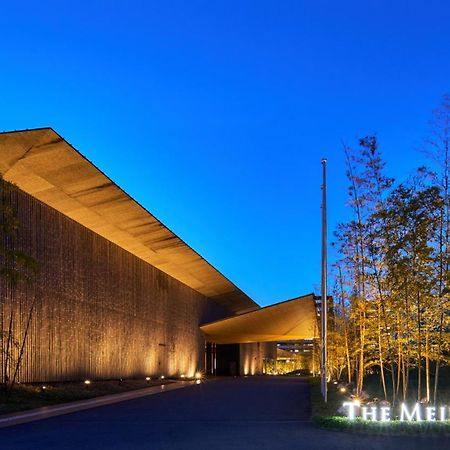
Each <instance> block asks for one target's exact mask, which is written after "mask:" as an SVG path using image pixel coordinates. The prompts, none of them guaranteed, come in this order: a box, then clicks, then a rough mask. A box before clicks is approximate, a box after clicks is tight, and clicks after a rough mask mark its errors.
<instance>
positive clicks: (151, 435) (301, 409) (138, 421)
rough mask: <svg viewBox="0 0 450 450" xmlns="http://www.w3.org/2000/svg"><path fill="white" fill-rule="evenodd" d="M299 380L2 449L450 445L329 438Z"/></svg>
mask: <svg viewBox="0 0 450 450" xmlns="http://www.w3.org/2000/svg"><path fill="white" fill-rule="evenodd" d="M308 397H309V390H308V386H307V384H306V381H304V380H302V379H299V378H276V377H274V378H269V377H267V378H263V377H255V378H250V377H249V378H238V379H222V380H218V381H214V382H209V383H205V384H202V385H194V386H192V387H187V388H185V389H181V390H176V391H171V392H166V393H163V394H160V395H153V396H150V397H143V398H139V399H135V400H129V401H125V402H123V403H116V404H114V405H108V406H102V407H99V408H95V409H90V410H86V411H80V412H76V413H73V414H67V415H64V416H60V417H53V418H50V419H46V420H42V421H37V422H32V423H27V424H22V425H17V426H13V427H9V428H4V429H1V430H0V449H8V450H16V449H17V450H21V449H29V450H41V449H42V450H43V449H45V450H51V449H77V450H81V449H151V450H153V449H155V450H159V449H183V450H189V449H195V450H203V449H208V450H220V449H245V450H250V449H258V450H261V449H270V450H276V449H305V450H306V449H311V450H315V449H326V450H332V449H364V450H366V449H367V450H368V449H383V450H390V449H402V448H407V449H408V450H412V449H415V448H417V449H419V448H420V449H423V448H430V449H431V448H449V446H450V440H444V439H442V438H441V439H434V438H417V437H413V438H412V437H373V436H370V437H369V436H361V435H351V434H346V433H338V432H329V431H324V430H320V429H317V428H315V427H314V426H313V425H312V424H311V423H310V422H309V401H308Z"/></svg>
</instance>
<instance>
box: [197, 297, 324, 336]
mask: <svg viewBox="0 0 450 450" xmlns="http://www.w3.org/2000/svg"><path fill="white" fill-rule="evenodd" d="M200 329H201V330H202V331H203V332H204V333H205V339H206V340H207V341H208V342H215V343H216V344H236V343H247V342H276V341H293V340H299V339H312V338H314V337H316V336H317V330H318V328H317V311H316V306H315V297H314V294H308V295H304V296H302V297H298V298H294V299H292V300H287V301H285V302H281V303H277V304H275V305H271V306H267V307H265V308H261V309H258V310H256V311H252V312H248V313H245V314H241V315H239V316H235V317H230V318H229V319H223V320H219V321H216V322H211V323H208V324H204V325H202V326H201V327H200Z"/></svg>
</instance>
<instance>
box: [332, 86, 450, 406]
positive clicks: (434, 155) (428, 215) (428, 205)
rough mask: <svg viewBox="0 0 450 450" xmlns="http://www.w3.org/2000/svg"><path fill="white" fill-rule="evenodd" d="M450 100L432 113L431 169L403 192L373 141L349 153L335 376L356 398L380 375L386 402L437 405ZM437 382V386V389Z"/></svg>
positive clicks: (446, 358) (448, 306)
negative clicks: (369, 378)
mask: <svg viewBox="0 0 450 450" xmlns="http://www.w3.org/2000/svg"><path fill="white" fill-rule="evenodd" d="M449 137H450V96H448V95H447V96H445V97H444V99H443V102H442V104H441V105H440V106H439V107H438V108H437V109H436V110H435V111H433V120H432V121H431V124H430V136H429V138H427V140H426V149H427V154H428V155H429V156H430V157H431V158H430V167H426V168H425V167H421V168H419V169H418V170H417V171H416V173H415V174H414V175H413V176H411V177H410V179H408V180H407V181H406V182H404V183H400V184H396V183H395V180H394V179H392V178H390V177H388V176H387V175H386V173H385V162H384V161H383V158H382V155H381V152H380V149H379V143H378V139H377V137H376V136H367V137H364V138H362V139H360V140H359V142H358V145H357V147H356V148H350V147H347V146H345V147H344V153H345V156H346V161H347V178H348V181H349V191H348V206H349V208H350V209H351V211H352V218H351V220H349V221H348V222H346V223H342V224H340V225H339V226H338V227H337V230H336V232H335V242H334V245H335V247H336V249H337V251H338V254H339V255H340V257H339V260H338V261H337V262H336V264H335V265H334V268H333V269H334V275H335V285H334V309H335V313H334V317H335V320H334V323H333V325H332V327H331V328H332V331H331V333H330V342H329V347H330V352H331V353H332V356H331V359H330V364H329V365H330V367H329V369H330V372H331V373H332V374H333V375H334V376H335V377H339V376H341V375H342V374H345V376H346V377H347V381H348V382H353V383H354V384H355V388H356V391H357V393H361V392H362V390H363V387H364V378H365V376H366V375H367V374H368V373H378V374H379V376H380V384H381V386H382V388H383V391H384V396H385V398H386V399H388V397H389V399H390V400H391V401H392V402H393V403H395V401H397V399H399V398H403V399H405V398H406V396H407V394H408V388H409V383H410V379H411V374H412V373H414V376H415V377H416V378H415V386H416V388H417V390H416V395H417V399H418V400H425V401H429V402H430V401H434V402H436V401H437V393H438V380H439V376H438V375H439V367H440V366H441V365H442V364H450V338H449V336H450V333H449V331H450V317H449V311H450V283H449V281H450V280H449V277H450V272H449V263H450V254H449V252H450V214H449V213H450V202H449V168H450V165H449V154H448V150H449ZM432 379H434V386H432V385H431V382H432Z"/></svg>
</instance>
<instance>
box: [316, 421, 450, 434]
mask: <svg viewBox="0 0 450 450" xmlns="http://www.w3.org/2000/svg"><path fill="white" fill-rule="evenodd" d="M313 422H314V423H315V424H316V425H318V426H320V427H321V428H327V429H330V430H336V431H348V432H352V433H364V434H377V435H411V434H415V435H425V434H427V435H439V436H450V422H449V421H446V422H400V421H399V420H392V421H390V422H371V421H368V420H362V419H359V418H358V419H355V420H349V419H347V418H346V417H339V416H334V417H320V416H316V417H313Z"/></svg>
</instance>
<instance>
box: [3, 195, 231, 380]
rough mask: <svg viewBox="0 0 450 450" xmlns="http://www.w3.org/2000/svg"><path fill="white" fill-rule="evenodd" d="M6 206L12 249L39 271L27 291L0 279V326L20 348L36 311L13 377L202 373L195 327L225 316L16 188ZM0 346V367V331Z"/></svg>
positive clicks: (211, 304)
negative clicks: (14, 215) (12, 210)
mask: <svg viewBox="0 0 450 450" xmlns="http://www.w3.org/2000/svg"><path fill="white" fill-rule="evenodd" d="M11 201H12V203H13V204H14V205H15V207H16V208H17V210H18V212H19V218H20V224H21V225H20V229H19V234H18V242H17V246H18V247H19V248H21V249H22V250H23V251H25V252H26V253H28V254H30V255H32V256H33V257H35V258H36V259H37V260H38V261H39V263H40V268H41V269H40V273H39V275H38V276H37V279H36V280H35V281H34V282H33V283H31V284H29V285H26V284H24V283H22V284H20V285H19V286H18V287H16V288H14V289H13V288H12V287H11V286H10V285H8V283H6V282H5V281H4V280H3V279H2V280H0V292H1V311H0V313H1V317H0V320H1V324H2V329H3V331H4V332H5V331H7V330H8V328H9V319H10V313H11V312H12V317H13V322H12V324H13V327H12V331H13V336H14V338H15V340H16V341H17V342H18V343H19V344H20V342H21V341H22V338H23V335H24V332H25V328H26V323H27V320H28V317H29V312H30V308H31V307H32V306H33V305H34V308H33V313H32V316H31V322H30V323H31V326H30V328H29V335H28V338H27V340H26V345H25V351H24V357H23V364H22V369H21V371H20V374H19V380H20V381H23V382H31V381H60V380H78V379H83V378H85V377H89V378H93V379H96V378H98V379H100V378H102V379H108V378H119V377H122V378H131V377H140V376H146V375H149V376H152V375H153V376H156V375H161V374H164V375H165V376H177V375H180V374H186V375H193V374H194V372H195V371H196V370H198V369H202V368H203V364H204V345H205V344H204V339H203V335H202V333H201V331H200V330H199V324H201V323H205V322H209V321H213V320H217V319H219V318H223V317H227V316H229V315H231V313H230V312H228V311H226V310H225V309H224V308H223V307H221V306H220V305H218V304H216V303H215V302H213V301H212V300H210V299H208V298H206V297H204V296H203V295H201V294H199V293H197V292H196V291H194V290H192V289H191V288H189V287H187V286H185V285H184V284H182V283H180V282H178V281H177V280H175V279H173V278H171V277H170V276H168V275H166V274H165V273H163V272H161V271H160V270H158V269H156V268H154V267H153V266H151V265H149V264H148V263H145V262H144V261H142V260H140V259H138V258H136V257H135V256H133V255H132V254H130V253H128V252H126V251H125V250H123V249H121V248H120V247H118V246H116V245H115V244H112V243H111V242H109V241H107V240H106V239H104V238H102V237H101V236H99V235H97V234H95V233H93V232H92V231H90V230H89V229H87V228H85V227H83V226H81V225H79V224H78V223H76V222H74V221H72V220H71V219H69V218H67V217H66V216H64V215H62V214H61V213H59V212H57V211H55V210H53V209H52V208H50V207H48V206H47V205H45V204H42V203H41V202H39V201H38V200H36V199H34V198H33V197H31V196H29V195H28V194H25V193H23V192H21V191H18V192H15V193H13V194H12V200H11ZM1 345H2V349H3V351H2V356H1V357H2V367H4V363H5V361H4V359H5V348H6V345H7V344H6V338H5V336H4V335H3V336H2V342H1ZM19 348H20V345H19V347H15V348H14V357H15V358H17V355H18V352H19ZM2 373H3V371H2ZM9 376H10V377H11V373H10V375H9Z"/></svg>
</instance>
